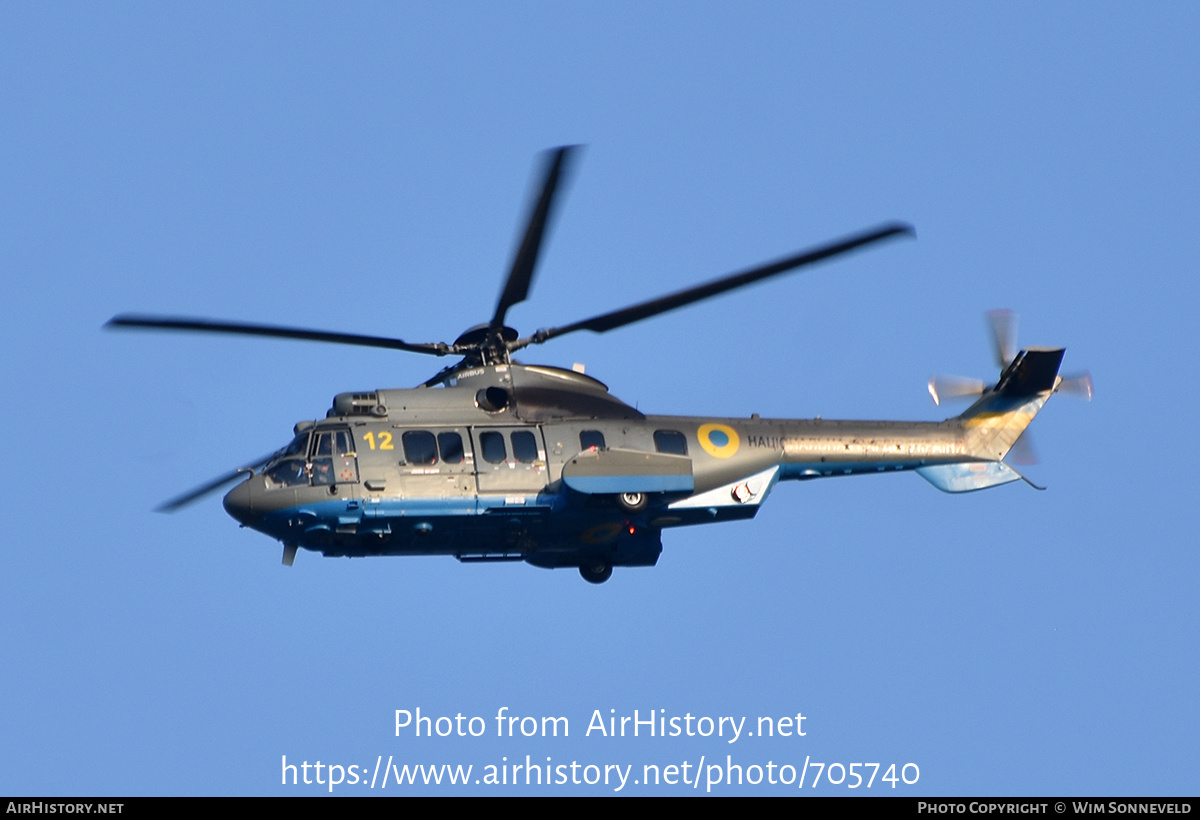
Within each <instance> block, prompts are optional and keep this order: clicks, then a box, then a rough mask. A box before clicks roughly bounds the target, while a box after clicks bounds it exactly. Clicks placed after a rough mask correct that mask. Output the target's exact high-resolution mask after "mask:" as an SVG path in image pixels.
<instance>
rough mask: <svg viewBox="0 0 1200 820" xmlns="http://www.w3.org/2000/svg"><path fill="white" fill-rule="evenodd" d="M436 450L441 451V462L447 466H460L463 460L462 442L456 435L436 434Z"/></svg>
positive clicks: (460, 437)
mask: <svg viewBox="0 0 1200 820" xmlns="http://www.w3.org/2000/svg"><path fill="white" fill-rule="evenodd" d="M437 440H438V448H439V449H440V450H441V451H442V461H444V462H446V463H447V464H461V463H462V460H463V441H462V436H460V435H459V434H458V433H438V437H437Z"/></svg>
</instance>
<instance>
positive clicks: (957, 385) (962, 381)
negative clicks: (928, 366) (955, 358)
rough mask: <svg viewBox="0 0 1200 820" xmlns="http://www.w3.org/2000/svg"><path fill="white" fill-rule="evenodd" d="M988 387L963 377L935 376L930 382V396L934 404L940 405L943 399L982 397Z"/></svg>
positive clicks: (977, 380) (980, 382)
mask: <svg viewBox="0 0 1200 820" xmlns="http://www.w3.org/2000/svg"><path fill="white" fill-rule="evenodd" d="M986 389H987V385H986V384H984V383H983V382H982V381H980V380H979V379H968V378H965V377H963V376H941V375H938V376H933V377H932V378H931V379H930V380H929V395H930V397H931V398H932V399H933V403H934V404H937V405H940V404H941V403H942V399H965V398H972V397H975V396H982V395H983V391H984V390H986Z"/></svg>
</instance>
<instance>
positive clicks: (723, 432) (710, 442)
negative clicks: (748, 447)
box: [696, 424, 741, 458]
mask: <svg viewBox="0 0 1200 820" xmlns="http://www.w3.org/2000/svg"><path fill="white" fill-rule="evenodd" d="M696 436H697V438H699V439H700V446H701V447H703V448H704V452H706V453H708V454H709V455H710V456H712V457H713V458H729V457H730V456H732V455H733V454H734V453H736V452H737V451H738V446H739V445H740V444H741V438H739V437H738V434H737V430H734V429H733V428H732V427H730V426H729V425H728V424H701V425H700V429H699V430H697V431H696Z"/></svg>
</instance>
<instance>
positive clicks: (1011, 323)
mask: <svg viewBox="0 0 1200 820" xmlns="http://www.w3.org/2000/svg"><path fill="white" fill-rule="evenodd" d="M985 316H986V318H987V321H988V328H989V329H990V331H991V336H992V350H994V351H995V354H996V365H997V366H998V367H999V368H1000V369H1001V370H1004V368H1006V367H1008V366H1009V365H1010V364H1011V363H1012V360H1013V359H1015V358H1016V357H1017V314H1015V313H1013V312H1012V311H1011V310H989V311H988V312H987V313H986V314H985Z"/></svg>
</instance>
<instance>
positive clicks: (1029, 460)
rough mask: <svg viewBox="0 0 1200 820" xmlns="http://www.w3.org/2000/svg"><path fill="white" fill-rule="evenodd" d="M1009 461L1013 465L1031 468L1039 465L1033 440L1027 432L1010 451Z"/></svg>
mask: <svg viewBox="0 0 1200 820" xmlns="http://www.w3.org/2000/svg"><path fill="white" fill-rule="evenodd" d="M1008 460H1009V461H1011V462H1012V463H1013V464H1020V465H1022V466H1029V465H1031V464H1037V463H1038V457H1037V451H1036V450H1035V449H1034V447H1033V438H1032V436H1030V435H1029V431H1028V430H1026V431H1025V432H1024V433H1022V434H1021V437H1020V438H1019V439H1017V441H1016V443H1015V444H1014V445H1013V446H1012V447H1011V448H1010V449H1009V451H1008Z"/></svg>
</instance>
